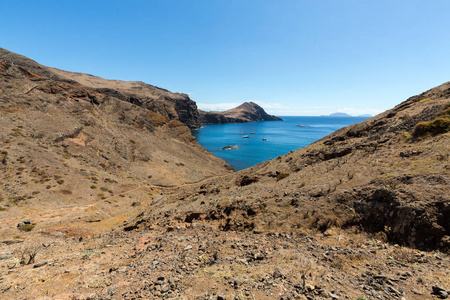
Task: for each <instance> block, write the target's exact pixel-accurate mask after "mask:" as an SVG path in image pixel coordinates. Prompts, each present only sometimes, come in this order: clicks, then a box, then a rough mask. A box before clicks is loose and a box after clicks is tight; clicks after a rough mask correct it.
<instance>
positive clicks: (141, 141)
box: [0, 52, 450, 299]
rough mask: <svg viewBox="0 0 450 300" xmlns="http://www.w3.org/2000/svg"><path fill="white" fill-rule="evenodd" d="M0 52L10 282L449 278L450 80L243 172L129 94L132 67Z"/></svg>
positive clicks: (217, 291) (241, 286) (313, 293)
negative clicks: (115, 69) (57, 65)
mask: <svg viewBox="0 0 450 300" xmlns="http://www.w3.org/2000/svg"><path fill="white" fill-rule="evenodd" d="M5 53H6V54H5ZM2 55H3V56H2V57H1V58H2V59H0V90H1V93H0V126H1V128H3V130H2V131H1V132H0V169H1V173H0V174H1V175H0V199H1V203H0V207H1V211H0V270H2V275H1V276H0V298H2V299H164V298H170V299H437V298H438V297H442V298H443V297H444V296H445V293H446V291H448V290H449V289H450V268H449V262H450V259H449V256H448V251H449V246H450V237H449V236H450V234H449V232H450V228H449V226H450V224H449V220H450V203H449V195H450V193H449V180H450V178H449V170H450V165H449V154H450V153H449V151H450V147H449V145H450V143H449V136H450V133H449V130H448V129H446V127H445V124H446V122H445V120H447V118H448V117H449V115H450V113H449V102H450V101H449V96H450V83H446V84H444V85H442V86H439V87H437V88H435V89H432V90H430V91H428V92H425V93H424V94H421V95H419V96H415V97H412V98H410V99H408V100H407V101H405V102H403V103H401V104H400V105H398V106H397V107H395V108H394V109H392V110H390V111H387V112H385V113H383V114H381V115H378V116H376V117H374V118H371V119H369V120H367V121H365V122H362V123H360V124H356V125H353V126H350V127H347V128H344V129H341V130H339V131H337V132H335V133H333V134H332V135H330V136H328V137H326V138H324V139H322V140H320V141H317V142H316V143H314V144H312V145H310V146H308V147H305V148H303V149H300V150H297V151H293V152H292V153H289V154H287V155H285V156H280V157H278V158H276V159H274V160H271V161H268V162H264V163H262V164H259V165H257V166H254V167H252V168H249V169H246V170H242V171H240V172H236V173H232V172H230V171H229V169H228V168H229V166H227V165H225V163H224V162H223V161H222V160H220V159H217V158H215V157H213V156H212V155H210V154H208V153H207V152H206V151H205V150H204V149H203V148H202V147H201V146H200V145H198V144H197V143H196V141H195V139H193V138H192V136H191V135H190V132H189V129H188V128H187V127H186V126H185V125H183V124H182V123H181V122H180V120H179V118H178V116H169V115H170V114H167V115H163V114H159V113H158V112H157V111H158V109H159V108H158V109H156V108H155V110H152V109H149V108H148V107H146V106H145V105H141V104H139V103H132V101H130V99H132V98H133V97H134V98H133V99H135V98H136V97H135V96H136V95H137V94H134V96H131V95H130V94H129V93H128V91H127V89H128V87H132V86H135V85H136V84H134V83H123V86H122V85H121V84H122V83H120V82H118V83H116V82H114V83H113V82H108V81H104V80H103V79H99V78H97V77H95V78H94V79H90V77H89V76H87V75H85V74H81V75H78V74H73V75H70V74H69V75H68V74H67V73H66V72H64V71H55V70H53V69H50V68H47V67H43V66H40V65H38V64H36V63H34V62H30V61H29V60H28V59H26V58H23V57H19V56H17V55H13V54H11V53H8V52H4V53H3V54H2ZM12 62H14V64H13V63H12ZM88 79H89V80H91V82H90V83H88V82H87V81H88ZM116 84H117V86H119V87H118V88H117V90H115V92H114V89H113V87H114V86H115V85H116ZM101 85H105V86H101ZM140 85H141V84H137V85H136V86H140ZM100 86H101V87H100ZM102 89H108V90H107V92H105V91H106V90H102ZM167 92H168V91H167ZM168 93H170V92H168ZM113 95H117V97H115V96H113ZM120 95H125V96H124V97H122V96H120ZM138 96H139V97H143V96H142V95H138ZM139 97H138V98H139ZM148 103H149V102H148ZM441 119H442V120H444V121H442V122H441V121H439V122H436V120H441ZM417 124H422V125H420V130H418V129H417V128H418V127H417V126H418V125H417ZM438 294H439V295H438Z"/></svg>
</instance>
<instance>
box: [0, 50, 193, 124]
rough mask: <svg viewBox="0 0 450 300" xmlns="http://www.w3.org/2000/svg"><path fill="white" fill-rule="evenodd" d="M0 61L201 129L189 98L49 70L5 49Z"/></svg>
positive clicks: (142, 85)
mask: <svg viewBox="0 0 450 300" xmlns="http://www.w3.org/2000/svg"><path fill="white" fill-rule="evenodd" d="M0 59H2V60H4V61H7V62H12V63H14V64H15V66H17V67H19V68H22V70H23V71H22V72H28V71H30V72H32V73H34V74H38V75H40V76H43V77H45V78H46V79H52V80H56V81H63V82H66V83H72V84H80V85H82V86H83V87H85V88H89V89H90V90H92V91H93V92H96V93H99V94H103V95H106V96H111V97H116V98H118V99H120V100H124V101H127V102H130V103H132V104H134V105H138V106H142V107H144V108H146V109H147V110H149V111H152V112H154V113H157V114H159V115H161V116H163V117H164V118H166V119H167V120H178V121H180V122H182V123H183V124H185V125H187V126H188V127H189V128H191V129H192V128H198V127H199V126H200V124H201V122H200V116H199V114H198V111H197V105H196V103H195V102H194V101H192V100H191V99H190V98H189V96H188V95H186V94H181V93H172V92H170V91H168V90H165V89H162V88H159V87H156V86H153V85H150V84H146V83H144V82H141V81H120V80H108V79H103V78H100V77H97V76H93V75H89V74H84V73H74V72H67V71H63V70H59V69H55V68H50V67H46V66H43V65H40V64H38V63H36V62H35V61H33V60H31V59H29V58H27V57H24V56H22V55H18V54H16V53H13V52H10V51H8V50H5V49H3V48H0ZM27 70H28V71H27ZM30 74H31V73H30Z"/></svg>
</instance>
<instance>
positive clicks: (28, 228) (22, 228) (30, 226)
mask: <svg viewBox="0 0 450 300" xmlns="http://www.w3.org/2000/svg"><path fill="white" fill-rule="evenodd" d="M35 226H36V223H32V224H26V225H23V226H20V227H19V230H20V231H25V232H28V231H31V230H33V228H34V227H35Z"/></svg>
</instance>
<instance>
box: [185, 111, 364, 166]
mask: <svg viewBox="0 0 450 300" xmlns="http://www.w3.org/2000/svg"><path fill="white" fill-rule="evenodd" d="M281 118H282V119H283V120H284V121H265V122H253V123H234V124H211V125H203V126H202V128H201V129H197V130H193V131H192V134H193V135H194V136H195V137H196V138H197V141H198V142H199V143H200V144H201V145H202V146H203V147H205V148H206V150H208V151H209V152H212V153H213V154H214V155H215V156H217V157H220V158H222V159H224V160H225V161H226V162H228V163H229V164H230V165H232V166H233V167H234V169H235V170H236V171H238V170H242V169H245V168H249V167H251V166H254V165H256V164H258V163H260V162H263V161H266V160H270V159H273V158H276V157H277V156H278V155H284V154H286V153H288V152H290V151H291V150H296V149H299V148H303V147H305V146H307V145H309V144H311V143H313V142H315V141H317V140H319V139H321V138H323V137H324V136H327V135H328V134H330V133H332V132H334V131H336V130H338V129H340V128H342V127H345V126H348V125H351V124H355V123H358V122H361V121H363V120H365V119H367V118H365V117H304V116H301V117H293V116H289V117H281ZM297 125H302V126H306V127H299V126H297ZM252 132H254V134H252ZM244 135H247V136H248V138H243V136H244ZM263 138H265V139H266V140H263ZM231 145H236V147H237V149H228V150H223V147H226V146H231Z"/></svg>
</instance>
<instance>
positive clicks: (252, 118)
mask: <svg viewBox="0 0 450 300" xmlns="http://www.w3.org/2000/svg"><path fill="white" fill-rule="evenodd" d="M198 112H199V114H200V121H201V123H202V124H226V123H248V122H258V121H283V119H281V118H279V117H276V116H273V115H269V114H267V113H266V112H265V111H264V109H263V108H262V107H261V106H259V105H258V104H256V103H254V102H244V103H242V104H241V105H239V106H237V107H235V108H232V109H229V110H226V111H209V112H207V111H203V110H200V109H199V110H198Z"/></svg>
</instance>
